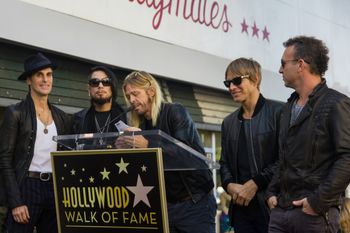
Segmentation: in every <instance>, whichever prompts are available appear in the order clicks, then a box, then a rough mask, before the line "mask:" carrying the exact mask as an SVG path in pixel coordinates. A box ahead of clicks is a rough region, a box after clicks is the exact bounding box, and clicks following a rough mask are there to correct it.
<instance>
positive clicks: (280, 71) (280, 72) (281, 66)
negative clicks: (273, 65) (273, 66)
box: [278, 66, 283, 74]
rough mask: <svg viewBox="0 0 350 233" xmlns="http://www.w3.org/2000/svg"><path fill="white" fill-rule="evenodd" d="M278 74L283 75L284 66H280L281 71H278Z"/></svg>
mask: <svg viewBox="0 0 350 233" xmlns="http://www.w3.org/2000/svg"><path fill="white" fill-rule="evenodd" d="M278 72H279V73H280V74H282V73H283V67H282V66H280V69H279V70H278Z"/></svg>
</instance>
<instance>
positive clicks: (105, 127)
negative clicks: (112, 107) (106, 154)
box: [95, 113, 111, 145]
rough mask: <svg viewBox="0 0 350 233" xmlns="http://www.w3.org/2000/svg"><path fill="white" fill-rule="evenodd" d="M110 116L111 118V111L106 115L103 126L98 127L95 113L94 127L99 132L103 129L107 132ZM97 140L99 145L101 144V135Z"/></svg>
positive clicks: (102, 131)
mask: <svg viewBox="0 0 350 233" xmlns="http://www.w3.org/2000/svg"><path fill="white" fill-rule="evenodd" d="M110 118H111V113H109V114H108V117H107V119H106V121H105V124H104V126H103V127H102V128H101V127H100V124H99V123H98V120H97V118H96V114H95V125H96V129H97V131H98V132H99V133H100V134H102V133H104V131H105V130H106V132H108V127H109V122H110ZM98 142H99V143H100V145H103V139H102V137H100V139H99V141H98Z"/></svg>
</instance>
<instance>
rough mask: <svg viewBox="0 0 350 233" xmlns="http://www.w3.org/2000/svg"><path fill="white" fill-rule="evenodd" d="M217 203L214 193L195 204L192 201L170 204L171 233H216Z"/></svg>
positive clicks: (206, 195)
mask: <svg viewBox="0 0 350 233" xmlns="http://www.w3.org/2000/svg"><path fill="white" fill-rule="evenodd" d="M215 215H216V201H215V198H214V195H213V194H212V193H210V194H205V195H204V196H203V197H202V198H201V200H198V202H196V203H194V202H193V201H192V200H191V199H190V200H187V201H183V202H179V203H175V204H172V203H168V216H169V229H170V233H215Z"/></svg>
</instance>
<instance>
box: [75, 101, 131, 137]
mask: <svg viewBox="0 0 350 233" xmlns="http://www.w3.org/2000/svg"><path fill="white" fill-rule="evenodd" d="M123 113H124V114H123ZM112 120H113V121H112ZM119 120H122V121H124V122H126V112H124V111H123V109H122V108H121V107H120V106H119V104H117V103H115V102H113V103H112V108H111V122H110V125H109V126H108V127H106V128H107V129H106V130H105V131H104V132H117V128H116V127H115V126H114V124H115V123H116V122H118V121H119ZM73 131H74V132H73V133H75V134H82V133H96V132H97V129H96V125H95V110H94V108H93V107H92V106H91V107H90V108H86V109H83V110H81V111H79V112H77V113H75V114H74V123H73Z"/></svg>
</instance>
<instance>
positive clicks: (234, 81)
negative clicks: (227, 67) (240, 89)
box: [224, 74, 249, 87]
mask: <svg viewBox="0 0 350 233" xmlns="http://www.w3.org/2000/svg"><path fill="white" fill-rule="evenodd" d="M244 78H249V74H246V75H242V76H237V77H234V78H233V79H231V80H225V81H224V85H225V87H230V86H231V83H232V84H233V85H235V86H239V85H241V83H242V80H243V79H244Z"/></svg>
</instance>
